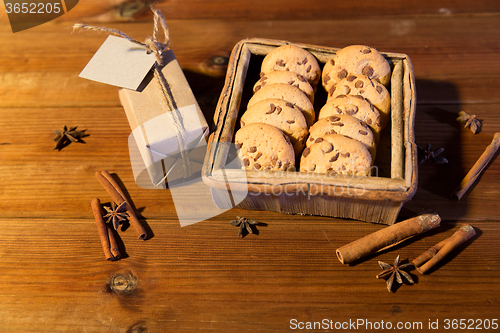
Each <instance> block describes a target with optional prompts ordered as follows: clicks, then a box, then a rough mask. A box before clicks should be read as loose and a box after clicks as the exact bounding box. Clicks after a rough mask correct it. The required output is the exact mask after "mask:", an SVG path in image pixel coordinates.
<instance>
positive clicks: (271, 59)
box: [261, 44, 321, 88]
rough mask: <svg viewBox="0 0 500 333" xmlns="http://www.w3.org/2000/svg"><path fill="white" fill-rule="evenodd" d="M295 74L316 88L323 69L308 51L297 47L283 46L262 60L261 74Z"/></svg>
mask: <svg viewBox="0 0 500 333" xmlns="http://www.w3.org/2000/svg"><path fill="white" fill-rule="evenodd" d="M271 71H290V72H295V73H298V74H300V75H302V76H303V77H305V78H306V79H307V81H309V83H311V85H312V86H313V87H314V88H316V86H317V84H318V81H319V79H320V76H321V69H320V67H319V64H318V61H317V60H316V58H315V57H314V56H313V55H312V54H311V53H310V52H309V51H307V50H305V49H303V48H301V47H299V46H297V45H293V44H290V45H283V46H279V47H277V48H275V49H274V50H272V51H271V52H269V53H268V54H267V55H266V56H265V57H264V59H263V60H262V66H261V72H262V73H264V74H267V73H269V72H271Z"/></svg>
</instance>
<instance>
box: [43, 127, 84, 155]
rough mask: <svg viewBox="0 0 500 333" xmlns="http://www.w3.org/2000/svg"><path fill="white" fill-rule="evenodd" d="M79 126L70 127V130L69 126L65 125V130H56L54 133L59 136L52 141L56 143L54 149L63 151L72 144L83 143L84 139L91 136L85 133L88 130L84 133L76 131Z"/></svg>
mask: <svg viewBox="0 0 500 333" xmlns="http://www.w3.org/2000/svg"><path fill="white" fill-rule="evenodd" d="M77 128H78V126H75V127H70V128H69V129H68V126H66V125H64V129H63V130H62V131H61V130H55V131H54V133H56V134H57V136H56V137H55V138H53V139H52V140H54V141H56V147H55V148H54V149H57V150H61V149H63V148H64V147H66V146H67V145H69V144H70V143H71V142H82V143H84V141H83V140H82V138H84V137H86V136H89V135H88V134H86V133H85V131H86V130H83V131H77V130H76V129H77Z"/></svg>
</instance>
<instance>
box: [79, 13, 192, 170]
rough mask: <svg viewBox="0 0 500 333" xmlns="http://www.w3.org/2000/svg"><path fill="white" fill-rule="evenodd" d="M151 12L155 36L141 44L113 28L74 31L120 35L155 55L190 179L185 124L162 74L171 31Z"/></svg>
mask: <svg viewBox="0 0 500 333" xmlns="http://www.w3.org/2000/svg"><path fill="white" fill-rule="evenodd" d="M151 11H152V12H153V15H154V21H153V22H154V27H153V35H152V36H150V37H147V38H146V39H145V40H144V42H140V41H138V40H135V39H133V38H131V37H129V36H128V35H127V34H125V33H124V32H121V31H120V30H116V29H112V28H105V27H96V26H92V25H88V24H83V23H76V24H74V25H73V31H75V30H78V29H86V30H92V31H97V32H107V33H110V34H114V35H118V36H120V37H122V38H125V39H126V40H128V41H130V42H132V43H134V44H137V45H139V46H140V47H142V48H144V49H145V50H146V52H148V53H151V52H152V53H154V55H155V58H156V62H155V64H154V65H153V71H154V77H155V78H156V81H157V83H158V85H159V87H160V89H161V91H162V95H163V99H162V102H163V104H164V106H165V107H166V108H167V109H168V110H170V112H171V115H172V119H173V123H174V127H175V136H176V139H177V144H178V146H179V150H180V153H181V159H182V166H183V168H184V178H188V177H189V176H190V175H191V172H190V163H189V158H188V153H187V151H186V138H185V136H184V133H185V128H184V124H183V122H182V117H181V115H180V113H179V110H178V108H177V103H176V102H175V100H174V98H173V96H172V91H171V90H170V86H169V84H168V82H167V79H166V78H165V76H164V75H163V73H162V71H161V70H162V68H163V66H164V65H165V64H164V61H163V57H162V52H163V51H168V50H170V47H169V45H170V36H169V31H168V27H167V23H166V22H165V17H164V16H163V15H162V14H161V13H160V11H159V10H157V9H154V8H153V7H151ZM160 27H161V28H162V30H163V37H164V41H165V42H164V43H161V42H160V41H159V40H158V33H159V30H160Z"/></svg>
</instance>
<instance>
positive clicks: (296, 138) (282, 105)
mask: <svg viewBox="0 0 500 333" xmlns="http://www.w3.org/2000/svg"><path fill="white" fill-rule="evenodd" d="M253 123H265V124H269V125H272V126H274V127H277V128H279V129H280V130H282V131H283V133H285V134H286V135H288V137H289V138H290V141H291V143H292V145H293V149H294V150H295V154H296V155H297V156H299V155H300V153H301V152H302V150H303V149H304V143H305V141H306V139H307V135H308V134H309V132H308V130H307V128H308V126H307V122H306V118H305V117H304V115H303V114H302V112H300V110H299V109H297V108H296V107H294V106H293V105H292V104H291V103H289V102H286V101H284V100H282V99H279V98H270V99H263V100H262V101H260V102H257V103H255V104H254V105H252V106H251V107H250V108H248V109H247V110H246V111H245V113H243V115H242V116H241V119H240V125H241V127H243V126H246V125H248V124H253Z"/></svg>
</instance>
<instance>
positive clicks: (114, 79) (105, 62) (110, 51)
mask: <svg viewBox="0 0 500 333" xmlns="http://www.w3.org/2000/svg"><path fill="white" fill-rule="evenodd" d="M155 61H156V58H155V55H154V53H150V54H148V53H147V52H146V49H145V48H143V47H140V46H139V45H137V44H134V43H132V42H130V41H128V40H126V39H125V38H121V37H116V36H108V38H107V39H106V40H105V41H104V43H103V44H102V45H101V47H100V48H99V50H97V52H96V53H95V54H94V56H93V57H92V59H90V61H89V63H88V64H87V66H85V68H84V69H83V70H82V72H81V73H80V75H79V76H80V77H82V78H85V79H89V80H92V81H97V82H102V83H106V84H110V85H113V86H118V87H122V88H127V89H131V90H137V89H138V88H139V86H140V84H141V82H142V81H143V80H144V78H145V77H146V75H147V74H148V72H149V71H150V70H151V68H152V67H153V65H154V63H155Z"/></svg>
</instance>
